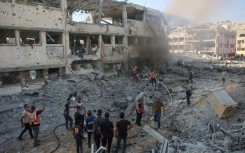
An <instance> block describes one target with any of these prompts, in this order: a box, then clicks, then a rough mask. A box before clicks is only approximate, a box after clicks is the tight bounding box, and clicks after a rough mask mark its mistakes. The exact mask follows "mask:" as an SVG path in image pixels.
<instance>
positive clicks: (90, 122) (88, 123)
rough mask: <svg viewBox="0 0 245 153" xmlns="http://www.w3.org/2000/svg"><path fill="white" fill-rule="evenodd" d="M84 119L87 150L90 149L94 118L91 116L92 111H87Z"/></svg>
mask: <svg viewBox="0 0 245 153" xmlns="http://www.w3.org/2000/svg"><path fill="white" fill-rule="evenodd" d="M87 115H88V116H87V118H86V129H87V134H88V148H89V149H90V148H91V136H92V134H93V126H94V119H95V117H94V116H93V115H92V111H91V110H88V112H87Z"/></svg>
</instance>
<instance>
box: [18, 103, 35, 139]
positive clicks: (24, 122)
mask: <svg viewBox="0 0 245 153" xmlns="http://www.w3.org/2000/svg"><path fill="white" fill-rule="evenodd" d="M20 121H21V128H23V127H24V126H25V128H24V130H23V131H22V132H21V134H20V135H19V136H18V139H19V140H23V138H22V135H23V134H24V133H25V132H26V131H27V130H28V131H29V134H30V136H31V138H32V139H34V136H33V134H32V129H31V125H30V123H29V122H30V108H29V106H28V105H27V104H25V105H24V111H23V113H22V116H21V119H20Z"/></svg>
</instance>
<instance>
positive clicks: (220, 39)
mask: <svg viewBox="0 0 245 153" xmlns="http://www.w3.org/2000/svg"><path fill="white" fill-rule="evenodd" d="M168 40H169V45H170V47H169V48H170V52H173V53H183V52H199V53H204V54H209V55H213V56H217V57H218V56H219V57H223V58H232V57H234V56H235V53H236V31H234V30H232V23H231V22H222V23H217V24H201V25H195V26H194V25H192V26H186V27H177V28H175V29H172V30H170V31H169V32H168Z"/></svg>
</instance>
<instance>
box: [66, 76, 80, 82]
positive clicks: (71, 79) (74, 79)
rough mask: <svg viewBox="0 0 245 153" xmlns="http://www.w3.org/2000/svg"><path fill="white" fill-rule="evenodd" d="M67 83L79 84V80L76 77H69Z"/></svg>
mask: <svg viewBox="0 0 245 153" xmlns="http://www.w3.org/2000/svg"><path fill="white" fill-rule="evenodd" d="M67 81H69V82H75V83H78V82H80V81H81V80H80V79H78V78H76V77H71V78H69V79H67Z"/></svg>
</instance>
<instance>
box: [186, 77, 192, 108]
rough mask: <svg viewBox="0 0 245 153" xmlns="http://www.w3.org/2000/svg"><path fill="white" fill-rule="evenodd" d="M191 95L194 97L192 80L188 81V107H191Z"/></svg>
mask: <svg viewBox="0 0 245 153" xmlns="http://www.w3.org/2000/svg"><path fill="white" fill-rule="evenodd" d="M191 95H192V84H191V80H188V85H187V87H186V100H187V104H188V105H190V98H191Z"/></svg>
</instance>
